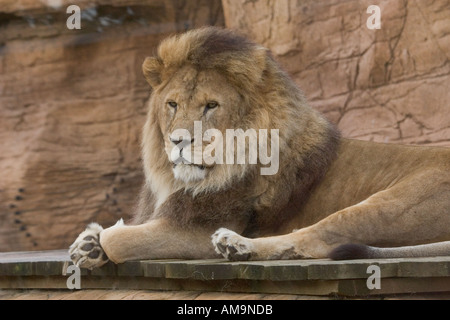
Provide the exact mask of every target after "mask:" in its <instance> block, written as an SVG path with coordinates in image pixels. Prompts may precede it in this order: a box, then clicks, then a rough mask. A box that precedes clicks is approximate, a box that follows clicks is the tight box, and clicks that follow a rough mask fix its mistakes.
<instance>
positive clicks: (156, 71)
mask: <svg viewBox="0 0 450 320" xmlns="http://www.w3.org/2000/svg"><path fill="white" fill-rule="evenodd" d="M143 73H144V76H145V78H146V80H147V82H148V83H149V85H150V86H151V88H152V93H151V96H150V99H149V106H148V116H147V120H146V123H145V126H144V128H143V135H142V137H143V138H142V158H143V169H144V173H145V183H144V185H143V188H142V192H141V194H140V199H139V202H138V203H139V204H138V205H137V209H136V212H135V215H134V217H133V219H132V220H131V221H130V222H128V223H127V224H125V223H124V222H123V220H120V221H119V222H117V223H116V224H115V225H114V226H112V227H109V228H106V229H103V228H102V227H101V226H100V225H98V224H96V223H91V224H90V225H88V227H87V228H86V230H85V231H83V232H82V233H81V234H80V235H79V236H78V238H77V239H76V240H75V242H74V243H73V244H72V245H71V246H70V249H69V253H70V257H71V259H72V260H73V262H74V263H75V264H76V265H77V266H79V267H84V268H89V269H92V268H95V267H100V266H102V265H103V264H105V263H106V262H108V261H109V260H111V261H112V262H114V263H123V262H125V261H129V260H138V259H166V258H178V259H208V258H217V257H224V258H226V259H229V260H232V261H234V260H270V259H306V258H332V259H355V258H389V257H415V256H437V255H449V254H450V228H449V226H450V149H449V148H444V147H424V146H420V147H419V146H405V145H395V144H381V143H375V142H366V141H358V140H351V139H346V138H343V137H341V135H340V133H339V132H338V130H337V129H336V127H335V126H334V125H332V124H331V123H330V122H329V121H328V120H327V119H326V118H325V117H324V116H323V115H322V114H321V113H319V112H318V111H316V110H314V109H313V108H311V107H310V106H309V105H308V103H307V100H306V98H305V97H304V95H303V93H302V91H301V90H300V89H299V88H298V87H297V86H296V85H295V84H294V82H293V80H291V78H290V77H289V76H288V75H287V73H285V72H284V71H283V70H282V68H281V67H280V66H279V64H278V63H277V62H276V61H275V59H274V58H273V56H272V55H271V53H270V51H269V50H268V49H266V48H264V47H263V46H261V45H258V44H256V43H254V42H252V41H250V40H248V39H247V38H245V37H243V36H241V35H239V34H237V33H235V32H233V31H230V30H227V29H222V28H217V27H204V28H201V29H196V30H191V31H188V32H186V33H183V34H178V35H174V36H171V37H169V38H167V39H165V40H163V41H162V42H161V44H160V46H159V48H158V51H157V55H156V56H154V57H149V58H146V59H145V61H144V63H143ZM197 124H200V125H201V132H200V134H199V133H198V132H197V133H194V131H195V128H196V125H197ZM197 127H198V126H197ZM229 129H242V130H249V129H255V130H257V129H266V130H278V131H277V132H278V136H279V141H278V143H277V144H276V145H275V144H273V145H270V146H269V147H268V148H267V149H268V150H267V152H268V153H270V151H272V153H273V152H275V151H276V149H277V148H278V149H279V160H278V164H277V171H276V173H274V174H262V171H261V169H263V168H266V167H267V163H263V162H262V161H257V162H256V163H249V161H247V162H245V163H236V164H233V163H231V164H230V163H219V161H216V162H217V163H214V162H211V161H207V160H208V159H207V157H203V158H202V157H201V158H200V160H199V158H197V160H199V161H194V162H193V161H192V158H190V161H185V160H188V159H187V156H186V154H190V155H191V156H192V154H193V155H194V156H195V155H197V156H198V155H199V150H205V148H208V147H211V146H214V147H216V146H217V145H218V141H219V140H220V139H218V138H217V139H213V138H212V137H209V138H205V137H206V136H207V133H208V132H216V133H217V132H219V133H223V134H224V135H225V133H226V132H227V130H229ZM180 130H181V132H185V133H188V134H190V135H189V136H188V137H187V138H186V137H185V136H184V135H182V134H179V133H177V134H174V132H180ZM208 130H209V131H208ZM211 130H216V131H211ZM271 132H272V131H271ZM202 135H203V136H202ZM272 135H273V134H272V133H271V134H268V135H267V138H269V136H272ZM235 138H237V137H235ZM244 138H246V139H247V140H249V139H250V138H251V137H250V135H248V136H247V137H244ZM194 145H196V146H197V147H200V148H203V149H197V151H195V150H194V149H195V148H194ZM174 150H175V151H174ZM217 150H218V149H217ZM217 150H216V151H217ZM244 151H249V147H248V146H246V147H245V149H244ZM174 152H175V155H176V157H174V155H173V153H174ZM232 152H235V153H236V150H234V151H233V150H232V149H231V151H228V150H227V151H226V152H222V156H223V157H225V156H230V153H231V158H233V156H234V155H235V154H233V153H232ZM241 152H242V150H241ZM204 154H205V152H204V153H203V155H204ZM200 156H201V154H200ZM185 157H186V159H184V158H185ZM210 157H213V158H214V157H215V159H216V160H220V157H221V155H220V152H217V154H213V152H211V153H210ZM180 160H181V161H180ZM209 160H211V159H209Z"/></svg>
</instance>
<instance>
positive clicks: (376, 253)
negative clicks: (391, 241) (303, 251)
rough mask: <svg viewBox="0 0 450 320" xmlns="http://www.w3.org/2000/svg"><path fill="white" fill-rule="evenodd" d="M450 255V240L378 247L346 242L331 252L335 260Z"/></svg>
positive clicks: (330, 255) (331, 256)
mask: <svg viewBox="0 0 450 320" xmlns="http://www.w3.org/2000/svg"><path fill="white" fill-rule="evenodd" d="M438 256H450V241H444V242H437V243H430V244H423V245H417V246H407V247H395V248H378V247H371V246H367V245H363V244H344V245H341V246H339V247H337V248H335V249H334V250H333V251H331V252H330V254H329V257H330V258H331V259H333V260H352V259H383V258H412V257H438Z"/></svg>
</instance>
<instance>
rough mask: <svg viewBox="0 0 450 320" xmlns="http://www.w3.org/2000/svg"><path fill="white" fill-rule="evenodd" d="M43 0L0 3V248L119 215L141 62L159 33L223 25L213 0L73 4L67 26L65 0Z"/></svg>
mask: <svg viewBox="0 0 450 320" xmlns="http://www.w3.org/2000/svg"><path fill="white" fill-rule="evenodd" d="M45 2H46V1H20V2H17V1H0V92H1V93H0V137H1V138H0V139H1V147H0V151H1V153H0V172H1V173H2V175H1V176H2V178H1V179H0V251H13V250H44V249H55V248H66V247H68V245H69V244H70V243H71V242H73V240H74V239H75V238H76V236H77V234H78V233H79V232H80V231H82V230H83V229H84V227H85V225H86V224H88V223H90V222H92V221H99V222H100V223H101V224H104V225H105V226H109V225H111V224H113V223H115V221H117V220H118V219H119V218H121V217H124V218H127V217H129V215H130V213H131V212H132V210H133V206H134V204H135V200H136V197H137V195H138V193H139V189H140V186H141V183H142V181H143V180H142V178H143V176H142V169H141V163H140V150H139V144H140V140H141V138H140V134H141V127H142V125H143V123H144V120H145V114H146V101H147V99H148V97H149V94H150V88H149V87H148V85H147V83H146V82H145V80H144V77H143V76H142V71H141V65H142V62H143V60H144V58H145V57H146V56H149V55H152V54H153V53H154V50H155V48H156V46H157V44H158V42H159V41H160V40H161V39H162V38H164V37H165V36H167V35H168V34H169V33H173V32H177V31H182V30H184V29H186V28H192V27H199V26H202V25H205V24H218V25H223V13H222V7H221V3H220V1H210V0H202V1H151V0H149V1H103V2H102V1H98V2H97V3H95V4H93V1H84V2H83V1H81V2H79V4H80V7H81V9H83V11H82V20H81V30H68V29H67V28H66V19H67V18H68V17H69V15H68V14H66V8H67V6H68V4H69V3H70V2H68V1H64V2H62V1H47V3H48V5H47V4H45ZM58 2H59V3H60V4H61V6H59V7H54V8H52V7H51V6H50V4H53V5H54V4H55V3H56V4H57V3H58ZM66 2H67V5H65V4H66ZM84 3H86V4H84ZM110 3H114V5H109V4H110Z"/></svg>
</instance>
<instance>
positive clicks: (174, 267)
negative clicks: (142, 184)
mask: <svg viewBox="0 0 450 320" xmlns="http://www.w3.org/2000/svg"><path fill="white" fill-rule="evenodd" d="M70 264H71V262H70V259H69V257H68V254H67V251H65V250H58V251H42V252H11V253H0V288H2V289H67V285H66V283H67V279H68V278H69V277H70V276H71V275H72V274H71V273H66V270H67V267H68V266H69V265H70ZM372 265H375V266H378V267H379V271H380V285H381V289H373V290H370V289H369V288H368V286H367V280H368V278H369V277H370V276H372V273H370V272H369V273H368V267H369V266H372ZM80 274H81V288H82V289H127V290H142V289H147V290H164V291H203V292H240V293H270V294H297V295H315V296H329V295H339V296H348V297H355V296H358V297H365V296H372V295H392V294H410V293H420V294H423V293H432V292H441V293H443V292H447V293H448V292H450V257H436V258H414V259H383V260H353V261H330V260H287V261H284V260H283V261H252V262H228V261H226V260H222V259H220V260H219V259H218V260H192V261H185V260H157V261H131V262H126V263H124V264H120V265H115V264H113V263H108V264H107V265H105V266H104V267H102V268H100V269H95V270H93V271H89V270H85V269H82V270H81V273H80Z"/></svg>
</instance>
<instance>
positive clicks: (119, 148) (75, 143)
mask: <svg viewBox="0 0 450 320" xmlns="http://www.w3.org/2000/svg"><path fill="white" fill-rule="evenodd" d="M70 4H77V5H79V6H80V7H81V9H82V21H81V26H82V29H81V30H68V29H67V28H66V19H67V18H68V16H69V15H70V14H67V13H66V12H65V10H66V8H67V6H68V5H70ZM372 4H376V5H378V6H379V7H380V8H381V23H382V24H381V29H379V30H369V29H368V28H367V27H366V21H367V19H368V18H369V16H370V14H368V13H367V12H366V10H367V7H368V6H369V5H372ZM202 25H218V26H227V27H230V28H233V29H236V30H239V31H240V32H242V33H244V34H246V35H248V36H249V37H251V38H252V39H254V40H255V41H258V42H260V43H262V44H264V45H265V46H267V47H269V48H270V49H271V50H272V52H273V53H274V55H275V56H276V57H277V58H278V60H279V61H280V62H281V64H282V65H283V66H284V68H285V69H286V70H287V71H288V72H289V73H290V74H291V75H292V77H293V78H294V79H295V81H296V82H297V83H298V84H299V85H300V86H301V87H302V89H303V90H304V91H305V94H306V96H307V97H308V98H309V101H310V103H311V104H312V105H313V106H314V107H316V108H317V109H319V110H321V111H322V112H324V113H325V114H326V116H327V117H328V118H329V119H330V120H331V121H333V122H334V123H335V124H336V125H337V126H338V127H339V128H340V129H341V131H342V133H343V135H344V136H345V137H353V138H358V139H364V140H374V141H381V142H390V143H414V144H427V145H440V146H450V104H449V102H450V93H449V91H450V85H449V84H450V64H449V55H450V1H446V0H435V1H431V0H421V1H401V0H384V1H383V0H373V1H372V0H371V1H358V0H351V1H334V0H330V1H328V0H327V1H317V0H303V1H293V0H276V1H274V0H252V1H248V0H222V1H220V0H147V1H137V0H135V1H133V0H114V1H106V0H105V1H101V0H98V1H87V0H85V1H67V0H41V1H36V0H22V1H20V0H19V1H17V0H0V141H1V145H0V170H1V171H0V172H1V173H2V174H1V178H0V251H15V250H45V249H59V248H66V247H68V245H70V243H71V242H72V241H73V239H74V238H75V237H76V236H77V234H78V233H79V232H80V231H82V230H83V228H84V226H85V225H86V224H88V223H89V222H92V221H97V222H99V223H101V224H103V225H105V226H109V225H111V224H113V223H115V221H117V220H118V219H119V218H121V217H125V218H127V217H129V216H130V213H131V212H132V210H133V206H134V203H135V200H136V196H137V194H138V192H139V188H140V186H141V183H142V180H143V177H142V172H141V164H140V151H139V143H140V131H141V127H142V124H143V122H144V119H145V112H146V106H145V103H146V101H147V99H148V96H149V94H150V91H149V88H148V86H147V85H146V82H145V80H144V78H143V76H142V75H141V64H142V61H143V59H144V58H145V57H146V56H148V55H152V54H153V53H154V50H155V47H156V46H157V44H158V42H159V41H160V40H161V39H162V38H164V37H165V36H167V35H168V34H171V33H174V32H179V31H183V30H186V29H190V28H195V27H200V26H202Z"/></svg>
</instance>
